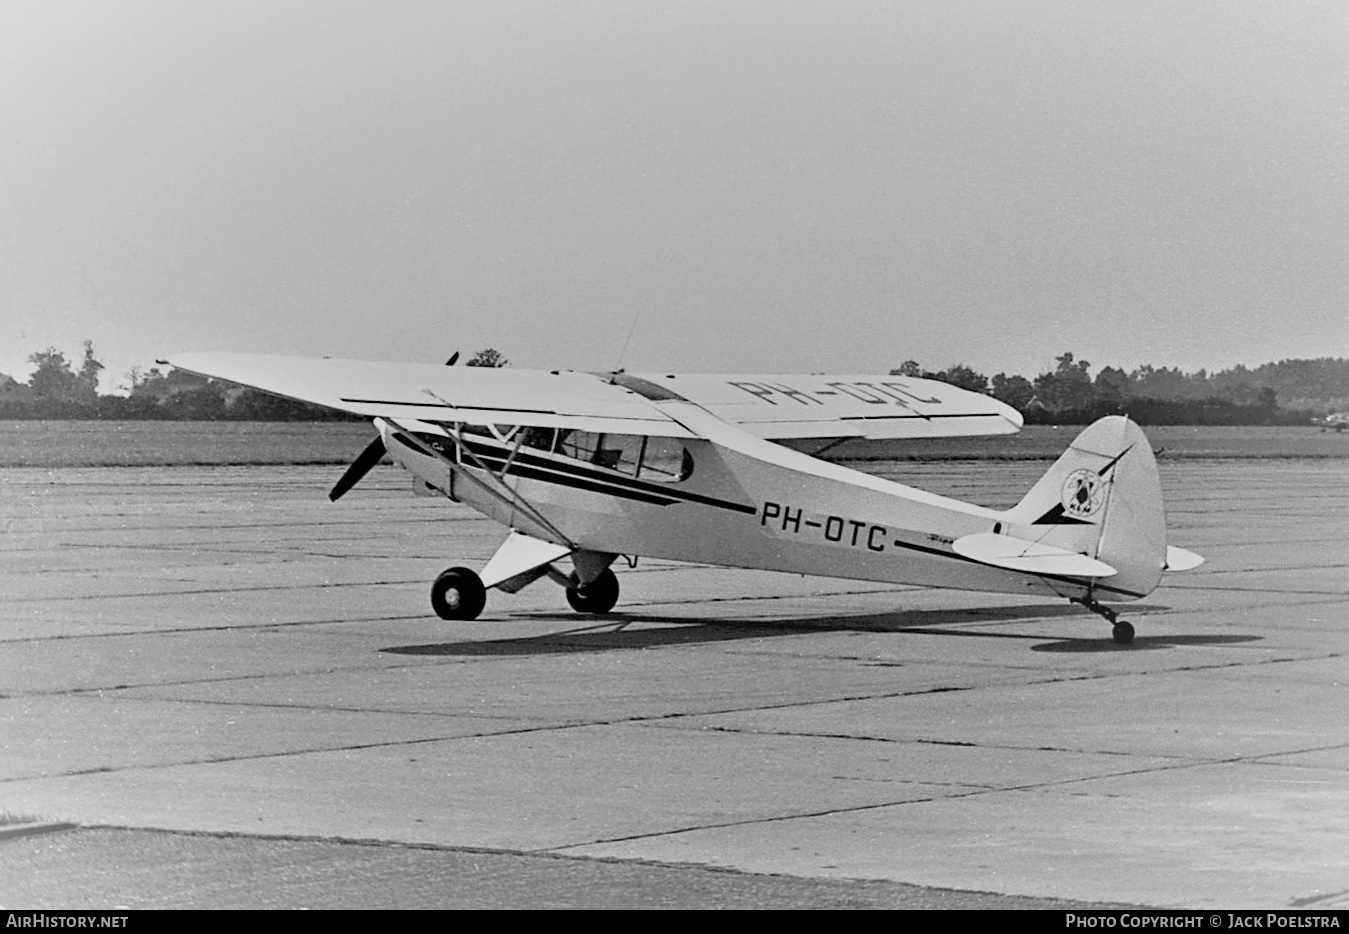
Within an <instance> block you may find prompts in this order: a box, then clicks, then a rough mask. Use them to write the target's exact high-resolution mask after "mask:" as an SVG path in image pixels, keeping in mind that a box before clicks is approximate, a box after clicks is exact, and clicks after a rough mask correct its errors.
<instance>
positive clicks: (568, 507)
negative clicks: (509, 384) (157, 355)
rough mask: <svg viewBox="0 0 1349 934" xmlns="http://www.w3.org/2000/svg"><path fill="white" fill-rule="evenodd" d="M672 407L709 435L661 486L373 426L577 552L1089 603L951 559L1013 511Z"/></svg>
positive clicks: (1050, 581) (392, 450)
mask: <svg viewBox="0 0 1349 934" xmlns="http://www.w3.org/2000/svg"><path fill="white" fill-rule="evenodd" d="M669 409H670V410H671V414H672V415H674V417H676V418H678V419H679V421H680V422H681V423H682V424H685V425H687V426H688V427H690V428H691V429H693V430H695V431H697V433H698V434H699V435H700V436H701V437H699V438H696V439H688V440H682V441H680V442H679V444H681V445H682V446H683V448H684V449H685V450H686V451H687V455H686V464H687V465H688V466H690V467H691V471H690V472H688V474H687V476H686V477H685V478H684V479H677V480H675V479H673V478H669V477H668V476H667V477H666V478H665V479H664V481H659V480H651V479H647V478H645V477H643V476H642V474H641V472H640V471H636V472H634V473H632V474H629V473H625V472H623V471H622V470H620V469H614V468H611V467H606V466H601V465H600V464H599V463H596V462H594V461H590V462H587V461H582V460H579V459H577V458H575V457H568V456H565V455H564V454H561V453H557V452H556V451H549V450H545V449H542V448H536V447H530V446H526V445H523V444H518V443H514V442H513V441H512V440H502V439H501V438H499V437H492V436H490V435H487V434H485V433H479V434H471V435H470V434H464V435H461V436H460V438H461V442H460V443H455V442H453V441H452V440H451V439H450V438H449V437H448V433H447V432H446V431H445V429H443V428H441V427H439V426H436V425H430V424H426V423H403V424H401V425H398V426H395V425H393V424H392V423H390V422H386V421H382V420H381V421H379V422H377V424H378V425H379V427H380V430H381V434H382V435H383V436H384V439H385V444H386V447H387V449H388V451H389V454H390V456H391V457H392V458H393V459H394V460H395V461H396V462H397V463H399V464H400V465H401V466H403V467H405V468H406V469H408V470H409V471H411V472H412V473H413V474H414V475H416V476H417V477H418V478H420V479H421V480H422V481H424V482H425V483H427V484H428V485H430V486H432V487H434V488H436V489H438V490H441V491H442V492H444V493H445V494H447V495H449V496H450V497H451V498H453V499H455V500H458V501H461V502H464V503H466V504H468V505H470V506H472V507H473V508H475V509H477V510H478V511H479V512H482V513H483V514H485V515H487V516H489V517H491V518H493V519H495V520H496V521H498V522H500V523H502V524H503V525H505V526H508V527H510V528H513V529H516V530H518V531H520V532H523V533H525V534H527V535H530V536H533V537H535V538H539V539H543V540H546V541H552V542H556V543H558V544H564V545H568V546H570V547H572V548H576V549H583V550H586V551H591V552H598V553H602V554H623V555H630V556H646V557H658V558H669V559H674V560H680V561H692V562H699V563H705V564H716V565H725V566H731V567H744V568H762V569H768V570H776V571H787V572H793V573H800V574H810V575H819V576H824V577H838V578H847V579H853V580H867V581H880V582H887V583H903V584H918V585H927V586H936V587H948V588H957V589H968V590H981V591H996V592H1006V593H1023V594H1038V595H1053V596H1064V597H1072V596H1081V595H1084V594H1086V593H1088V590H1089V586H1090V582H1089V581H1086V580H1082V579H1075V578H1055V577H1047V576H1044V575H1032V574H1025V573H1020V572H1016V571H1010V570H1007V569H1004V568H998V567H992V566H989V565H986V564H983V563H980V562H977V561H971V560H968V559H966V558H964V557H962V556H961V555H959V554H956V552H955V551H953V550H952V547H951V545H952V542H953V541H954V540H955V539H957V538H960V537H961V536H965V535H972V534H976V533H981V532H991V531H995V530H997V529H999V528H1002V527H1005V526H1006V525H1007V523H1008V518H1007V514H1006V513H1003V512H999V511H997V510H992V509H987V508H984V507H980V506H976V505H972V504H969V503H963V502H960V501H958V500H953V499H949V498H946V497H942V496H937V495H935V494H931V493H926V492H924V491H921V490H917V489H914V488H911V487H906V486H903V485H901V484H898V483H893V482H890V481H887V480H882V479H880V478H877V477H872V476H870V475H867V474H863V473H860V472H857V471H854V470H850V469H848V468H845V467H841V466H839V465H836V464H830V463H826V462H823V461H820V460H817V459H815V458H812V457H809V456H807V455H805V454H801V453H798V452H795V451H792V450H790V449H787V448H784V447H782V446H780V445H777V444H773V443H772V442H769V441H764V440H762V439H759V438H757V437H755V436H753V435H750V434H748V433H746V432H744V431H742V430H740V429H738V428H735V427H733V426H730V425H727V424H726V423H725V422H722V421H721V420H719V419H717V418H715V417H714V416H711V415H708V414H707V413H706V412H704V411H703V410H701V409H699V408H698V407H696V406H692V405H689V404H687V403H683V404H681V403H672V404H669ZM400 429H401V430H400ZM437 438H441V439H442V440H440V441H437V440H436V439H437ZM596 460H599V458H596ZM1095 586H1097V588H1098V589H1100V588H1101V585H1100V584H1099V583H1098V584H1096V585H1095ZM1124 596H1125V597H1126V598H1127V597H1134V596H1138V595H1137V594H1125V595H1124Z"/></svg>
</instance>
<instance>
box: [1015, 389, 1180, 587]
mask: <svg viewBox="0 0 1349 934" xmlns="http://www.w3.org/2000/svg"><path fill="white" fill-rule="evenodd" d="M1007 517H1008V520H1009V522H1010V524H1011V526H1012V527H1011V528H1009V529H1008V530H1007V531H1008V533H1009V534H1012V535H1015V536H1018V537H1021V538H1027V539H1030V540H1033V541H1036V542H1042V543H1044V544H1046V545H1054V546H1057V547H1060V548H1067V549H1070V550H1072V551H1077V552H1080V553H1082V554H1085V555H1087V556H1088V557H1090V558H1095V559H1097V560H1099V561H1104V562H1105V563H1106V564H1109V565H1110V566H1112V567H1114V568H1115V569H1116V570H1117V571H1118V574H1116V575H1115V576H1114V577H1111V578H1110V579H1109V580H1108V582H1106V583H1107V584H1108V586H1105V587H1103V589H1106V590H1109V591H1111V592H1112V593H1116V594H1118V595H1119V596H1124V597H1129V596H1132V597H1145V596H1147V595H1148V594H1149V593H1151V592H1152V591H1153V589H1155V588H1156V586H1157V583H1158V581H1160V580H1161V576H1162V569H1163V568H1164V567H1165V566H1166V513H1165V510H1164V508H1163V506H1162V483H1161V478H1160V477H1159V476H1158V474H1157V461H1156V459H1155V458H1154V457H1153V456H1152V446H1151V444H1149V442H1148V439H1147V436H1146V435H1144V434H1143V430H1142V429H1141V428H1139V427H1138V426H1137V425H1136V424H1134V423H1133V422H1131V421H1129V419H1127V418H1124V417H1123V416H1119V415H1112V416H1108V417H1106V418H1102V419H1100V420H1099V421H1097V422H1095V423H1094V424H1092V425H1090V426H1088V427H1087V428H1086V430H1084V431H1083V432H1082V433H1081V434H1079V435H1078V436H1077V438H1076V439H1075V440H1074V441H1073V443H1072V444H1071V445H1069V447H1068V450H1067V451H1065V452H1064V453H1063V455H1062V456H1061V457H1060V458H1059V459H1058V460H1057V461H1055V462H1054V466H1053V467H1051V468H1049V471H1048V472H1047V473H1046V474H1045V475H1044V476H1043V477H1041V478H1040V480H1039V482H1037V483H1036V484H1035V486H1033V487H1032V488H1031V491H1030V492H1029V493H1027V494H1026V496H1025V498H1024V499H1022V500H1021V502H1020V503H1018V504H1017V505H1016V507H1015V508H1013V509H1012V510H1011V511H1010V512H1009V513H1008V514H1007Z"/></svg>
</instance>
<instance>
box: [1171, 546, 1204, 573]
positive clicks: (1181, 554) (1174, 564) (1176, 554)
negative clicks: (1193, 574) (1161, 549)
mask: <svg viewBox="0 0 1349 934" xmlns="http://www.w3.org/2000/svg"><path fill="white" fill-rule="evenodd" d="M1203 563H1204V556H1203V555H1198V554H1195V553H1194V552H1193V551H1190V550H1189V549H1186V548H1177V547H1176V546H1175V545H1167V546H1166V568H1165V570H1168V571H1192V570H1194V569H1195V568H1197V567H1199V565H1201V564H1203Z"/></svg>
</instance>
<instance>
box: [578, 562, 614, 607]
mask: <svg viewBox="0 0 1349 934" xmlns="http://www.w3.org/2000/svg"><path fill="white" fill-rule="evenodd" d="M572 581H573V583H572V585H571V586H570V587H568V588H567V602H568V603H570V604H571V608H572V609H573V610H575V611H576V612H577V613H608V612H609V611H610V610H612V609H613V608H614V604H615V603H617V602H618V578H617V577H615V576H614V572H613V571H611V570H609V569H608V568H605V569H604V570H603V571H602V572H601V573H600V576H599V577H597V578H595V579H594V580H593V581H591V582H590V583H588V584H581V583H577V582H576V576H575V575H572Z"/></svg>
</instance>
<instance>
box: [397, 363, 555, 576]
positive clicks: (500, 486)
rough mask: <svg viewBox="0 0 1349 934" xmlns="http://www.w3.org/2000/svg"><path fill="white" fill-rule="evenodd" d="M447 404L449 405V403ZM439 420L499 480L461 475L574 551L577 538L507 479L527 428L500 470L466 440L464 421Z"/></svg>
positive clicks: (459, 445)
mask: <svg viewBox="0 0 1349 934" xmlns="http://www.w3.org/2000/svg"><path fill="white" fill-rule="evenodd" d="M424 391H425V392H426V394H427V395H428V396H430V397H431V398H433V399H435V400H437V401H438V402H442V403H444V402H445V400H444V399H441V398H440V396H438V395H436V394H435V393H434V392H432V391H431V390H429V389H427V390H424ZM445 404H446V405H448V403H445ZM438 424H440V426H441V427H442V428H444V429H445V430H446V431H448V432H449V433H450V437H452V438H453V439H454V444H455V447H456V448H458V449H459V453H460V456H461V457H462V456H467V457H468V459H469V460H471V461H472V462H473V466H474V467H477V468H478V469H479V470H481V471H483V472H484V473H486V474H487V475H488V476H489V477H492V478H493V479H494V480H496V483H495V484H492V483H487V482H485V481H483V480H481V479H479V478H478V477H475V476H473V475H472V474H470V473H466V472H464V471H460V472H459V474H458V476H460V477H462V478H464V479H465V480H469V481H471V482H473V483H475V484H477V485H478V487H479V488H480V489H482V490H483V491H484V492H486V493H488V494H489V495H491V496H493V497H495V498H496V499H498V500H501V501H502V502H504V503H505V504H506V505H508V506H510V507H511V508H512V509H515V510H518V511H519V512H522V513H524V514H525V515H526V516H528V517H529V518H530V519H532V520H533V521H534V522H536V523H538V524H539V525H540V526H541V527H543V528H545V529H547V530H548V531H549V532H551V533H552V534H553V536H554V537H556V538H557V540H558V541H560V542H566V543H567V546H568V547H569V548H571V549H572V550H573V551H574V550H576V548H577V547H578V546H577V544H576V543H575V542H573V541H572V540H571V539H570V538H568V537H567V536H566V535H563V534H562V530H561V529H559V528H558V527H557V526H555V525H553V523H551V522H549V521H548V520H547V519H546V518H545V517H544V515H543V514H542V513H541V512H539V511H538V510H537V509H535V508H534V507H533V505H531V504H530V502H529V500H527V499H525V498H524V497H523V496H521V495H520V494H519V493H518V492H517V491H516V490H514V489H512V488H511V486H510V484H508V483H507V482H506V473H507V471H509V470H510V467H511V465H512V464H513V463H515V455H516V454H518V453H519V452H520V448H521V447H522V446H523V445H524V442H525V432H523V431H518V432H516V437H515V442H514V444H513V445H512V447H511V453H510V456H509V457H507V458H506V462H505V463H504V464H502V466H501V472H500V473H498V472H497V471H495V470H493V469H492V468H491V467H488V466H487V465H486V464H485V463H483V461H482V458H480V457H478V455H477V454H474V453H473V449H472V448H471V447H469V446H468V445H467V444H465V443H464V437H463V426H464V423H463V422H440V423H438Z"/></svg>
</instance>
